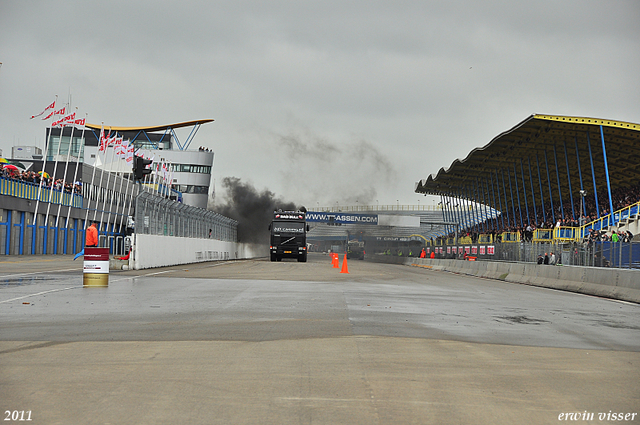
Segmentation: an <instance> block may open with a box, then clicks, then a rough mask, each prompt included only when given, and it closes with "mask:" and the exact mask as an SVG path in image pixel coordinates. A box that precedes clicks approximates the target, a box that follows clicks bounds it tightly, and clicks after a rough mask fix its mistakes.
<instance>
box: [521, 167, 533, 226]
mask: <svg viewBox="0 0 640 425" xmlns="http://www.w3.org/2000/svg"><path fill="white" fill-rule="evenodd" d="M520 173H522V190H523V191H524V207H525V208H526V209H527V224H531V218H530V217H529V201H528V200H527V186H526V185H525V183H524V165H522V158H520Z"/></svg>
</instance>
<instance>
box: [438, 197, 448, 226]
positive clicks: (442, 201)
mask: <svg viewBox="0 0 640 425" xmlns="http://www.w3.org/2000/svg"><path fill="white" fill-rule="evenodd" d="M440 205H442V221H445V222H446V221H447V217H446V215H445V213H444V209H445V204H444V197H443V196H442V194H440ZM444 231H445V233H448V232H449V228H448V227H447V225H446V224H445V225H444Z"/></svg>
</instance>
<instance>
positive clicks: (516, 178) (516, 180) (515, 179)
mask: <svg viewBox="0 0 640 425" xmlns="http://www.w3.org/2000/svg"><path fill="white" fill-rule="evenodd" d="M507 170H508V169H507ZM513 180H514V181H515V182H516V195H517V197H518V212H519V213H520V227H524V223H523V222H522V205H521V204H520V190H519V189H518V174H516V163H515V162H514V163H513ZM509 186H511V176H509ZM511 196H512V197H513V195H511Z"/></svg>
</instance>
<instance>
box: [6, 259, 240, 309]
mask: <svg viewBox="0 0 640 425" xmlns="http://www.w3.org/2000/svg"><path fill="white" fill-rule="evenodd" d="M229 263H232V261H225V262H223V263H216V264H214V265H211V266H207V267H215V266H221V265H223V264H229ZM77 270H78V269H67V270H49V271H41V272H33V273H18V274H11V275H5V276H0V279H7V278H12V277H20V276H30V275H35V274H43V273H58V272H68V271H77ZM179 271H184V269H175V270H164V271H161V272H154V273H147V274H143V275H139V276H127V277H122V278H120V279H115V280H110V282H113V283H115V282H122V281H124V280H131V279H137V278H140V277H148V276H155V275H159V274H164V273H173V272H179ZM83 287H84V286H70V287H68V288H59V289H51V290H49V291H42V292H36V293H35V294H28V295H23V296H21V297H16V298H11V299H8V300H3V301H0V304H5V303H9V302H12V301H19V300H23V299H25V298H29V297H37V296H38V295H44V294H49V293H51V292H61V291H68V290H69V289H77V288H83Z"/></svg>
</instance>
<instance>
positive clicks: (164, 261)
mask: <svg viewBox="0 0 640 425" xmlns="http://www.w3.org/2000/svg"><path fill="white" fill-rule="evenodd" d="M267 253H268V247H267V246H260V245H255V244H243V243H237V242H227V241H219V240H215V239H196V238H180V237H173V236H159V235H136V236H135V238H134V245H133V255H132V256H131V257H132V258H130V259H129V268H132V269H134V270H141V269H149V268H153V267H166V266H175V265H179V264H191V263H199V262H204V261H216V260H237V259H242V258H257V257H265V256H266V255H267Z"/></svg>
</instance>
